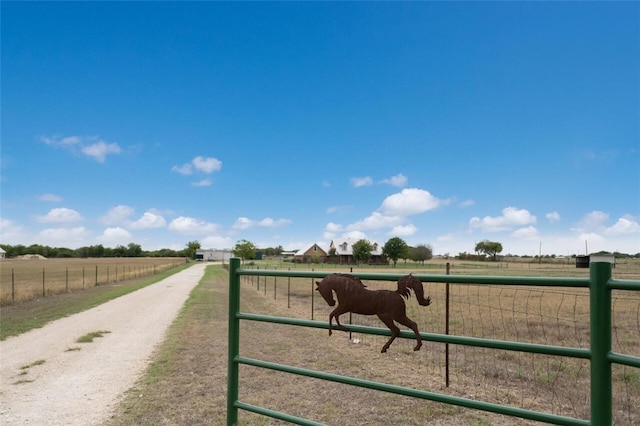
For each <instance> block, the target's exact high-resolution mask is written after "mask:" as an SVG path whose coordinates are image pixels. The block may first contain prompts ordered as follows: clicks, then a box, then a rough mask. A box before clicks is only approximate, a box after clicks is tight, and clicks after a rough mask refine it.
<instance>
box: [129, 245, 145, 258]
mask: <svg viewBox="0 0 640 426" xmlns="http://www.w3.org/2000/svg"><path fill="white" fill-rule="evenodd" d="M140 256H142V247H141V246H140V244H136V243H129V245H128V246H127V257H140Z"/></svg>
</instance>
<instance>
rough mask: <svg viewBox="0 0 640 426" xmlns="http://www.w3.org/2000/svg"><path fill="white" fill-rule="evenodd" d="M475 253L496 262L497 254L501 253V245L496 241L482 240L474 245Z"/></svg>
mask: <svg viewBox="0 0 640 426" xmlns="http://www.w3.org/2000/svg"><path fill="white" fill-rule="evenodd" d="M475 251H476V252H478V253H484V254H486V255H487V256H491V258H492V259H493V260H496V256H497V254H498V253H500V252H502V244H501V243H499V242H497V241H489V240H483V241H480V242H479V243H477V244H476V248H475Z"/></svg>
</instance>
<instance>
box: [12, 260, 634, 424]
mask: <svg viewBox="0 0 640 426" xmlns="http://www.w3.org/2000/svg"><path fill="white" fill-rule="evenodd" d="M255 266H256V267H257V266H259V267H260V268H261V269H262V268H266V267H268V268H270V269H271V268H274V267H277V268H282V266H278V265H268V263H267V262H261V263H256V264H255ZM292 266H293V265H291V264H284V267H285V268H289V267H292ZM311 267H314V268H316V270H319V269H320V268H325V269H327V270H328V271H329V270H333V269H339V268H336V267H335V265H332V266H328V265H324V266H319V265H311ZM303 268H304V269H309V266H303ZM361 270H362V271H365V272H374V271H378V270H374V269H370V268H362V269H361ZM403 270H406V272H407V273H408V272H410V271H411V272H415V273H417V272H425V273H429V274H433V273H444V265H440V264H437V263H435V264H430V265H428V266H425V267H424V268H417V267H415V266H414V268H409V267H406V268H397V269H396V270H392V269H391V268H386V269H383V270H381V271H382V272H398V271H403ZM346 271H349V269H348V268H346V267H345V268H342V272H346ZM358 271H360V270H355V272H358ZM525 271H526V272H525ZM451 272H452V273H454V274H455V273H461V274H465V275H470V274H478V275H488V274H500V275H543V276H549V275H556V274H557V275H558V276H587V275H588V271H587V270H581V269H579V270H576V269H575V266H573V265H571V266H565V265H559V266H558V265H552V267H550V266H549V265H545V264H542V265H539V269H538V266H536V265H526V264H525V265H512V264H506V265H505V264H502V265H499V266H498V265H490V266H487V265H486V264H484V263H483V264H479V265H475V264H473V263H468V262H467V263H464V264H454V265H453V268H452V270H451ZM520 272H522V273H520ZM621 277H624V278H628V279H638V278H640V263H629V264H623V265H621V264H618V265H617V266H616V268H615V269H614V278H621ZM140 281H141V280H140V279H138V280H132V281H129V282H126V283H112V284H109V285H105V286H98V287H92V288H89V289H87V290H85V291H79V292H72V293H64V294H60V295H58V296H55V297H46V298H41V299H38V300H34V301H32V302H26V303H22V304H16V305H14V306H7V307H3V309H2V311H1V312H0V313H1V318H0V319H1V320H2V324H3V331H4V328H5V326H6V325H7V319H9V320H12V321H13V322H18V323H19V322H24V321H29V320H30V319H31V318H33V317H48V318H50V319H54V318H55V316H56V315H55V312H67V313H62V314H58V315H67V314H68V311H67V310H68V309H69V308H70V307H73V306H77V307H78V309H83V308H82V306H83V304H84V305H85V306H86V307H87V308H88V307H89V306H90V305H91V304H89V303H87V301H92V303H96V300H98V299H99V300H102V301H105V300H106V299H109V298H110V297H113V296H110V294H111V293H110V292H112V291H116V290H117V289H120V288H123V287H127V286H129V285H133V284H135V283H138V282H140ZM142 281H143V280H142ZM242 281H243V284H242V302H241V306H242V310H243V311H245V312H256V313H265V314H269V315H277V316H289V317H295V318H305V319H308V318H310V317H311V316H313V317H314V319H316V320H321V321H326V320H327V319H328V313H329V312H330V308H329V307H328V306H327V305H326V303H325V302H324V301H323V300H322V299H321V298H319V297H318V296H315V297H314V300H313V305H311V297H312V296H311V294H312V293H313V290H312V288H313V282H312V280H310V279H294V278H291V279H290V280H289V279H287V278H278V279H277V280H276V279H275V278H273V277H269V278H266V279H265V278H264V277H262V278H261V281H260V283H259V284H258V282H257V279H256V277H253V278H251V277H245V278H243V280H242ZM366 284H367V285H368V286H369V287H370V288H382V287H389V286H392V284H393V283H389V282H369V281H367V282H366ZM258 285H259V287H258ZM443 286H444V285H443V284H435V283H425V290H426V293H427V294H430V295H431V297H432V299H433V301H434V302H433V304H432V305H431V306H429V307H426V308H425V307H420V306H418V305H417V303H416V301H415V298H413V297H412V298H411V299H410V300H409V301H408V302H407V305H408V314H409V316H410V317H411V318H412V319H414V320H416V321H417V322H418V323H419V325H420V329H421V331H424V332H435V333H443V332H444V313H443V312H444V299H443V298H444V296H443V293H444V289H443ZM613 297H614V301H613V311H614V323H613V325H614V330H613V336H614V337H613V338H614V342H613V343H614V350H616V351H619V352H623V353H627V354H631V355H636V356H640V346H639V345H640V343H639V341H640V299H639V297H640V295H638V294H637V293H631V292H614V295H613ZM227 302H228V275H227V273H226V272H225V271H224V270H223V269H222V268H221V267H220V266H211V267H209V268H207V273H206V275H205V278H204V279H203V280H202V282H201V284H200V285H199V286H198V287H197V288H196V289H195V290H194V291H193V292H192V294H191V296H190V298H189V300H188V301H187V303H186V304H185V307H184V308H183V310H182V311H181V313H180V315H179V317H178V319H177V320H176V322H175V324H174V325H173V326H172V328H171V329H170V331H169V333H168V336H167V339H166V341H165V342H164V343H163V344H162V345H161V346H160V347H159V348H158V350H157V353H156V354H155V356H154V358H153V360H152V362H151V364H150V366H149V369H148V370H147V373H146V375H145V376H144V377H143V378H142V379H141V380H140V381H139V382H138V383H137V384H136V386H135V387H134V388H133V389H131V390H130V391H129V392H128V393H127V395H126V397H125V398H124V400H123V402H122V404H121V405H120V406H119V407H118V409H117V412H116V414H115V415H114V417H113V418H112V419H111V420H110V421H109V422H108V424H109V425H137V424H181V425H182V424H184V425H186V424H214V425H218V424H219V425H222V424H225V416H226V374H227V364H226V362H227ZM97 303H99V302H97ZM312 306H313V310H312V309H311V307H312ZM352 320H353V322H354V323H358V324H364V325H371V326H375V327H382V324H381V323H380V322H379V321H378V320H377V318H375V317H365V316H355V315H354V316H353V319H352ZM343 322H346V323H348V320H347V319H346V318H344V317H343ZM587 324H588V302H587V298H586V294H585V293H584V292H583V291H581V290H577V289H555V288H554V289H530V288H522V287H513V288H511V287H509V288H506V287H499V286H475V285H464V286H463V285H452V288H451V320H450V327H451V334H463V335H471V336H479V337H487V338H497V339H505V340H506V339H514V340H518V341H531V342H539V343H548V344H561V345H565V346H574V345H575V346H579V347H587V346H588V342H589V328H588V325H587ZM385 341H386V338H385V337H382V336H370V335H357V334H352V335H351V336H349V334H348V333H344V332H335V333H334V335H333V336H331V337H329V336H328V335H327V332H326V330H317V329H305V328H299V327H291V326H282V325H275V324H261V323H252V322H247V321H243V323H242V330H241V350H240V353H241V355H242V356H247V357H251V358H257V359H264V360H268V361H274V362H281V363H283V364H288V365H297V366H300V367H304V368H311V369H315V370H321V371H326V372H331V373H336V374H342V375H347V376H352V377H359V378H363V379H368V380H375V381H380V382H385V383H391V384H398V385H402V386H408V387H413V388H416V389H422V390H429V391H434V392H442V393H446V394H451V395H456V396H461V397H467V398H474V399H480V400H483V401H489V402H497V403H502V404H509V405H512V406H517V407H523V408H528V409H535V410H541V411H546V412H552V413H555V414H562V415H568V416H572V417H578V418H588V415H589V391H588V388H589V368H588V363H586V362H583V361H576V360H572V359H566V358H561V357H551V356H541V355H533V354H524V353H519V352H509V351H497V350H490V349H483V348H471V347H463V346H457V345H450V357H449V367H450V384H449V387H446V386H445V357H444V353H445V350H444V349H445V348H444V345H443V344H439V343H433V342H425V344H424V346H423V348H422V350H421V351H420V352H413V350H412V347H413V344H414V342H413V341H412V340H405V339H398V340H396V341H395V342H394V343H393V345H392V346H391V348H390V349H389V352H388V353H386V354H380V348H381V346H382V345H383V344H384V342H385ZM613 379H614V394H613V395H614V415H615V424H616V425H629V426H630V425H637V424H640V371H639V370H638V369H633V368H628V367H621V366H614V370H613ZM240 398H241V400H242V401H243V402H247V403H251V404H255V405H260V406H266V407H268V408H271V409H275V410H279V411H283V412H286V413H289V414H293V415H297V416H301V417H307V418H312V419H314V420H316V421H319V422H324V423H326V424H332V425H342V424H349V425H371V424H380V425H382V424H385V425H386V424H403V425H424V424H429V425H435V426H439V425H469V426H483V425H532V424H537V423H536V422H531V421H524V420H518V419H513V418H508V417H505V416H500V415H494V414H491V413H484V412H481V411H477V410H471V409H463V408H460V407H454V406H448V405H444V404H440V403H435V402H430V401H423V400H416V399H411V398H407V397H401V396H396V395H389V394H385V393H380V392H374V391H370V390H364V389H358V388H353V387H351V386H348V385H340V384H336V383H330V382H321V381H318V380H315V379H307V378H301V377H297V376H291V375H288V374H284V373H276V372H272V371H267V370H262V369H256V368H253V367H248V366H242V367H241V370H240ZM240 424H243V425H271V424H279V422H277V421H275V420H273V419H268V418H264V417H261V416H258V415H255V414H252V413H248V412H243V411H241V412H240Z"/></svg>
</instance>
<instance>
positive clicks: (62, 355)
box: [0, 264, 206, 425]
mask: <svg viewBox="0 0 640 426" xmlns="http://www.w3.org/2000/svg"><path fill="white" fill-rule="evenodd" d="M205 266H206V265H205V264H196V265H194V266H192V267H190V268H188V269H186V270H184V271H181V272H179V273H177V274H175V275H172V276H170V277H168V278H166V279H164V280H162V281H159V282H158V283H156V284H153V285H150V286H148V287H145V288H143V289H141V290H138V291H136V292H134V293H131V294H129V295H126V296H122V297H119V298H117V299H114V300H112V301H110V302H107V303H105V304H102V305H100V306H98V307H96V308H93V309H91V310H88V311H85V312H82V313H79V314H75V315H72V316H70V317H67V318H63V319H60V320H57V321H54V322H51V323H49V324H47V325H46V326H45V327H43V328H40V329H37V330H32V331H29V332H27V333H24V334H22V335H20V336H16V337H10V338H8V339H6V340H4V341H2V342H0V424H2V425H25V424H28V425H44V424H46V425H90V424H91V425H94V424H100V423H101V422H102V421H104V420H105V419H107V418H108V417H109V416H110V415H111V411H112V409H113V408H114V406H115V405H116V404H118V402H119V398H120V395H122V393H123V392H124V391H126V390H127V389H129V388H130V387H131V386H132V385H133V384H134V382H135V381H136V380H137V379H138V378H139V377H140V376H141V375H142V374H143V373H144V370H145V367H146V365H147V362H148V361H149V359H150V357H151V355H152V354H153V351H154V349H155V347H156V345H157V344H159V343H160V342H162V340H163V339H164V336H165V333H166V331H167V329H168V327H169V326H170V325H171V323H172V322H173V320H174V319H175V317H176V315H177V314H178V312H179V311H180V309H181V308H182V306H183V304H184V302H185V301H186V300H187V297H188V296H189V293H190V292H191V290H192V289H193V288H194V287H195V286H196V285H197V284H198V282H199V281H200V279H201V278H202V276H203V274H204V268H205ZM97 331H105V332H108V333H105V334H104V335H103V337H99V338H96V339H95V340H93V342H91V343H77V342H76V339H78V338H79V337H81V336H84V335H86V334H88V333H92V332H97Z"/></svg>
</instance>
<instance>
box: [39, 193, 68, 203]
mask: <svg viewBox="0 0 640 426" xmlns="http://www.w3.org/2000/svg"><path fill="white" fill-rule="evenodd" d="M38 199H39V200H40V201H51V202H54V203H59V202H61V201H62V197H61V196H59V195H56V194H42V195H40V196H39V197H38Z"/></svg>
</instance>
